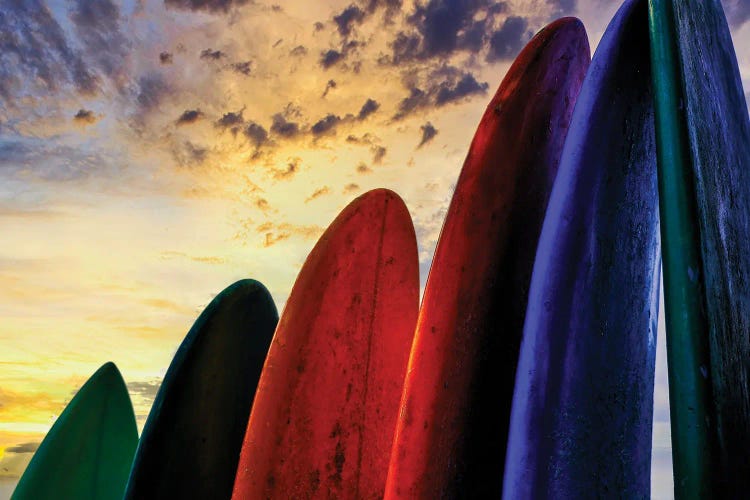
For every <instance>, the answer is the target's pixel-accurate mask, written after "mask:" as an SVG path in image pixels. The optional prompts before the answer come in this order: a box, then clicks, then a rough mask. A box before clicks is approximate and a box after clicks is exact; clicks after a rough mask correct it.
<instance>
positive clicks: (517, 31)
mask: <svg viewBox="0 0 750 500" xmlns="http://www.w3.org/2000/svg"><path fill="white" fill-rule="evenodd" d="M528 24H529V23H528V21H527V20H526V18H523V17H518V16H510V17H508V18H507V19H506V20H505V22H504V23H503V25H502V26H501V27H500V29H499V30H497V31H495V32H494V33H493V34H492V36H491V37H490V49H489V52H488V53H487V61H489V62H492V61H497V60H502V59H504V60H508V59H513V58H514V57H516V54H518V52H519V51H520V50H521V49H522V48H523V46H524V44H525V43H526V42H527V41H528V40H529V33H528V32H527V28H528Z"/></svg>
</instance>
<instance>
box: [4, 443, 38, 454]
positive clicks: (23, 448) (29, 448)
mask: <svg viewBox="0 0 750 500" xmlns="http://www.w3.org/2000/svg"><path fill="white" fill-rule="evenodd" d="M40 444H41V443H21V444H18V445H15V446H9V447H7V448H5V451H6V452H8V453H34V452H35V451H36V450H37V449H39V445H40Z"/></svg>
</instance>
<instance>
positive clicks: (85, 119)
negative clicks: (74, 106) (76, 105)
mask: <svg viewBox="0 0 750 500" xmlns="http://www.w3.org/2000/svg"><path fill="white" fill-rule="evenodd" d="M98 120H99V117H98V116H96V114H95V113H94V112H93V111H91V110H89V109H83V108H81V109H79V110H78V112H77V113H76V114H75V116H73V121H74V122H76V123H79V124H81V125H91V124H92V123H96V122H97V121H98Z"/></svg>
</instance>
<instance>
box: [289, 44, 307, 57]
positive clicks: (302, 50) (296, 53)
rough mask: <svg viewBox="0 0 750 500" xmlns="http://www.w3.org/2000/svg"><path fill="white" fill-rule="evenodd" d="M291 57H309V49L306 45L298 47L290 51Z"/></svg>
mask: <svg viewBox="0 0 750 500" xmlns="http://www.w3.org/2000/svg"><path fill="white" fill-rule="evenodd" d="M289 55H292V56H295V57H302V56H304V55H307V48H306V47H305V46H304V45H297V46H296V47H294V48H293V49H292V50H290V51H289Z"/></svg>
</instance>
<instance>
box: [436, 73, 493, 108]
mask: <svg viewBox="0 0 750 500" xmlns="http://www.w3.org/2000/svg"><path fill="white" fill-rule="evenodd" d="M488 87H489V84H487V83H486V82H484V83H479V82H477V80H476V78H474V75H472V74H471V73H466V74H465V75H463V77H461V79H460V80H459V81H458V82H457V83H456V85H455V86H451V85H450V84H447V85H444V86H441V87H440V90H438V92H437V95H436V96H435V104H437V105H438V106H442V105H444V104H447V103H449V102H452V101H458V100H460V99H463V98H464V97H467V96H470V95H473V94H484V93H485V92H487V88H488Z"/></svg>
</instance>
